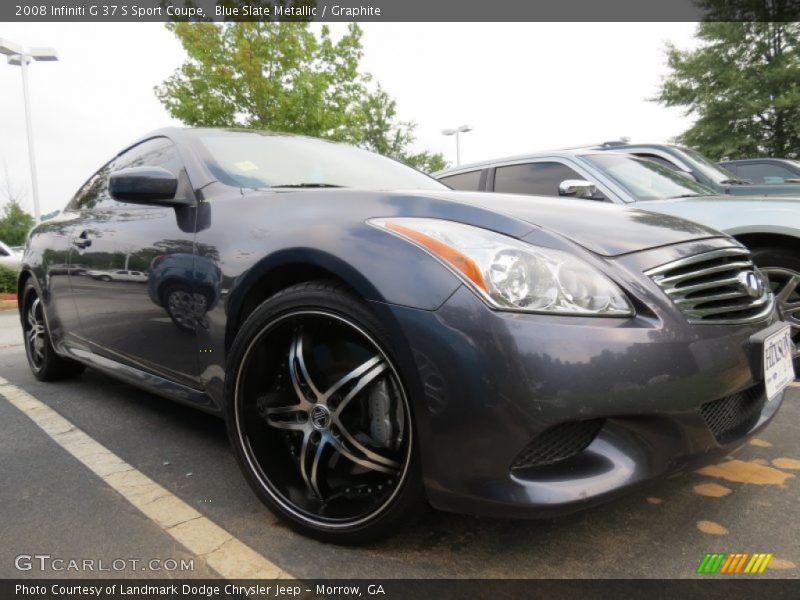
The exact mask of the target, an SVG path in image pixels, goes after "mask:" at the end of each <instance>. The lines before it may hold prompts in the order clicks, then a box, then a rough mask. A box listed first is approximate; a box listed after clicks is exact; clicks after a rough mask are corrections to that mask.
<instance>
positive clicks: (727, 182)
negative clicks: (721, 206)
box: [720, 179, 753, 185]
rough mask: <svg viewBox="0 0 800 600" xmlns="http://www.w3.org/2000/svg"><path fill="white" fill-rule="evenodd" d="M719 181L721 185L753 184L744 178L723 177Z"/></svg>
mask: <svg viewBox="0 0 800 600" xmlns="http://www.w3.org/2000/svg"><path fill="white" fill-rule="evenodd" d="M720 183H721V184H723V185H753V182H752V181H747V180H745V179H723V180H722V181H720Z"/></svg>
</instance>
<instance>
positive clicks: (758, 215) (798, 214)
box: [636, 195, 800, 237]
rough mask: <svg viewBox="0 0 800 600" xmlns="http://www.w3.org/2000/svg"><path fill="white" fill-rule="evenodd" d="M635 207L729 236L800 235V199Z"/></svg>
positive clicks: (701, 199)
mask: <svg viewBox="0 0 800 600" xmlns="http://www.w3.org/2000/svg"><path fill="white" fill-rule="evenodd" d="M636 206H637V207H639V208H641V209H645V210H651V211H656V212H659V213H665V214H669V215H674V216H679V217H682V218H684V219H690V220H692V221H695V222H697V223H703V224H704V225H707V226H708V227H713V228H714V229H718V230H719V231H724V232H725V233H728V234H730V235H736V234H739V233H749V232H753V233H758V232H761V233H782V234H787V235H793V236H795V237H797V236H799V235H800V198H795V197H790V196H770V197H765V196H726V195H722V196H696V197H691V198H672V199H668V200H647V201H642V202H639V203H637V204H636Z"/></svg>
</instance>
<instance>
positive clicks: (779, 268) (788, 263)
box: [752, 248, 800, 376]
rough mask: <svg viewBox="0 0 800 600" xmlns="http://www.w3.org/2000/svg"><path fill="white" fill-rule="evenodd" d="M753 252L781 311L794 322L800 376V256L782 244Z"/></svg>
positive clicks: (793, 334) (780, 313)
mask: <svg viewBox="0 0 800 600" xmlns="http://www.w3.org/2000/svg"><path fill="white" fill-rule="evenodd" d="M752 254H753V262H755V264H756V266H757V267H758V268H759V270H761V272H762V273H764V275H765V276H766V277H767V279H768V280H769V286H770V288H771V289H772V293H773V294H775V301H776V303H777V306H778V315H779V316H780V318H781V320H783V321H785V322H787V323H789V324H790V325H791V326H792V340H793V341H794V345H795V349H796V351H795V355H794V366H795V373H796V374H797V375H798V376H800V256H798V255H797V254H796V253H794V252H791V251H789V250H784V249H783V248H758V249H755V250H753V252H752Z"/></svg>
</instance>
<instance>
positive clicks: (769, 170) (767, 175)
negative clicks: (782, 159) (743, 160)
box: [737, 163, 797, 183]
mask: <svg viewBox="0 0 800 600" xmlns="http://www.w3.org/2000/svg"><path fill="white" fill-rule="evenodd" d="M737 175H738V176H739V177H742V178H743V179H749V180H750V181H752V182H753V183H783V182H784V181H786V180H787V179H797V176H796V175H795V174H794V173H792V172H791V171H790V170H789V169H784V168H783V167H781V166H779V165H769V164H763V163H762V164H749V165H739V170H738V172H737Z"/></svg>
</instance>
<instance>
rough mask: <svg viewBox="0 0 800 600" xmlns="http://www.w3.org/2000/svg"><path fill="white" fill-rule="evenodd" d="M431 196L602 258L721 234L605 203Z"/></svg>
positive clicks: (512, 196) (471, 195)
mask: <svg viewBox="0 0 800 600" xmlns="http://www.w3.org/2000/svg"><path fill="white" fill-rule="evenodd" d="M431 195H432V196H435V197H441V198H443V199H445V198H446V199H448V200H454V201H458V202H461V203H466V204H471V205H473V206H479V207H481V208H485V209H489V210H492V211H494V212H497V213H500V214H503V215H507V216H510V217H514V218H516V219H520V220H522V221H525V222H527V223H530V224H531V225H535V226H537V227H542V228H544V229H547V230H550V231H553V232H555V233H557V234H559V235H561V236H563V237H566V238H568V239H570V240H571V241H573V242H575V243H576V244H579V245H581V246H583V247H584V248H586V249H587V250H589V251H591V252H594V253H595V254H600V255H603V256H618V255H621V254H628V253H630V252H638V251H640V250H645V249H648V248H656V247H659V246H667V245H670V244H677V243H681V242H687V241H693V240H699V239H706V238H711V237H719V236H720V235H722V234H720V233H719V232H718V231H716V230H714V229H710V228H708V227H705V226H703V225H699V224H697V223H692V222H691V221H686V220H684V219H682V218H677V217H674V216H671V215H667V214H659V213H653V212H648V211H646V210H639V209H634V208H627V207H622V206H617V205H614V204H610V203H606V202H595V201H591V200H575V199H569V200H564V199H560V198H549V197H541V196H523V195H516V194H492V193H484V192H442V193H434V194H431Z"/></svg>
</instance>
